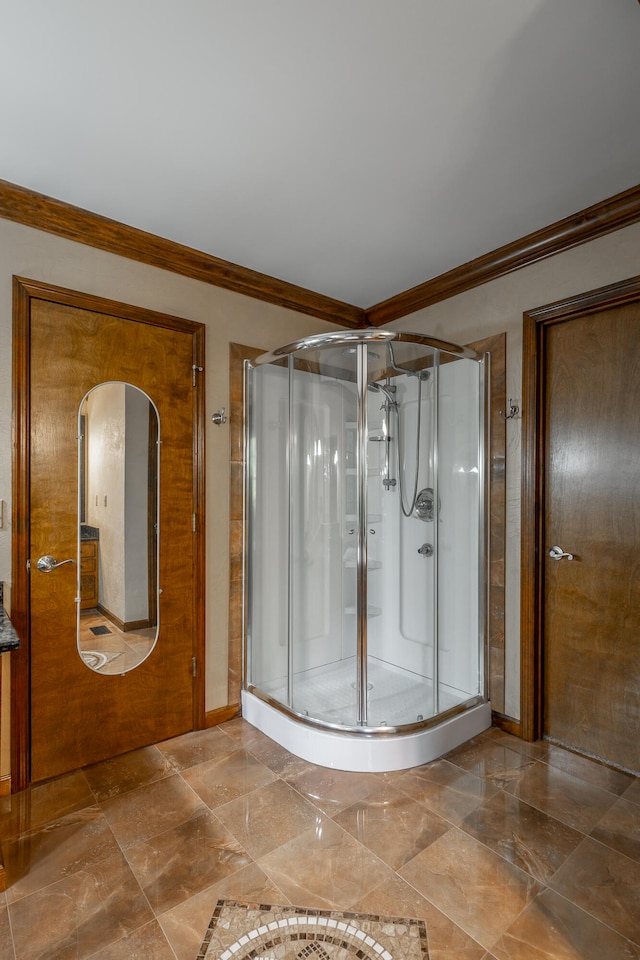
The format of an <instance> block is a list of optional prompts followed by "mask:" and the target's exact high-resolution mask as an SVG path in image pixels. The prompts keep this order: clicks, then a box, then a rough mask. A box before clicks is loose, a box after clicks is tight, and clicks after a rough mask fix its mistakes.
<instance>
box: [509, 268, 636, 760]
mask: <svg viewBox="0 0 640 960" xmlns="http://www.w3.org/2000/svg"><path fill="white" fill-rule="evenodd" d="M525 344H526V347H525V360H527V354H529V362H528V364H527V363H525V371H526V370H527V365H528V367H529V376H528V382H529V384H530V386H531V388H532V390H531V393H532V394H533V395H532V396H531V399H530V401H529V404H530V415H531V412H532V411H533V410H534V409H537V411H538V413H539V424H538V429H537V431H536V433H535V436H536V437H537V442H536V443H535V448H536V449H537V450H538V451H539V457H540V459H539V463H538V467H537V474H538V476H537V484H536V487H537V490H536V496H535V502H534V503H533V504H531V503H530V502H528V501H527V499H526V498H525V501H524V505H525V509H524V511H523V521H525V522H524V527H525V531H526V528H527V523H528V522H529V523H531V525H534V524H535V525H536V526H537V532H536V534H535V536H536V540H537V556H538V558H539V564H540V568H539V578H538V597H537V603H536V605H535V606H534V608H533V616H532V623H531V626H532V627H533V629H534V631H535V630H539V634H540V640H541V645H540V651H539V674H538V676H539V679H538V689H537V691H534V694H533V699H532V700H531V699H528V697H527V691H526V689H525V690H524V700H523V703H524V706H525V714H526V713H527V704H528V705H529V717H531V714H532V713H533V712H534V711H532V710H531V709H530V708H531V705H533V706H534V707H535V704H536V702H537V703H539V716H538V729H536V725H535V724H532V727H533V729H532V732H533V734H534V736H535V735H538V736H544V737H545V738H547V739H550V740H552V741H555V742H558V743H561V744H563V745H565V746H568V747H569V748H571V749H574V750H577V751H578V752H580V753H583V754H586V755H589V756H593V757H596V758H599V759H601V760H604V761H607V762H609V763H613V764H615V765H616V766H619V767H622V768H625V769H628V770H631V771H635V772H636V773H637V772H640V640H639V638H640V283H639V282H638V281H637V280H636V281H628V282H627V283H624V284H620V285H617V286H615V287H612V288H605V289H603V290H600V291H593V293H591V294H585V295H584V296H583V297H576V298H575V299H573V300H572V301H570V302H568V303H564V304H557V305H551V306H550V307H547V308H541V310H539V311H532V312H531V313H529V314H527V315H525ZM534 355H535V357H536V358H537V359H535V365H534V364H533V363H532V358H533V357H534ZM534 387H535V390H536V392H535V394H534V390H533V388H534ZM524 446H525V462H526V461H527V458H528V456H529V455H530V454H531V452H532V450H533V448H534V432H533V430H530V431H529V432H528V436H526V437H525V445H524ZM532 493H533V488H529V496H530V497H531V495H532ZM528 506H529V508H530V509H531V517H530V520H527V507H528ZM531 567H532V565H531V564H530V565H529V567H528V570H529V572H530V571H531ZM526 575H527V565H526V564H525V579H526ZM525 598H526V594H525ZM536 609H537V610H538V611H539V614H538V616H539V620H538V619H537V616H536ZM523 614H524V616H523V626H524V628H525V631H526V630H527V627H528V624H527V620H528V616H530V615H531V608H528V609H527V608H524V609H523ZM537 624H538V625H539V626H536V625H537ZM535 673H536V671H535V670H534V671H533V674H534V675H535Z"/></svg>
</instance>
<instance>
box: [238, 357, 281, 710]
mask: <svg viewBox="0 0 640 960" xmlns="http://www.w3.org/2000/svg"><path fill="white" fill-rule="evenodd" d="M245 397H246V407H247V423H248V429H247V433H246V437H245V443H246V461H247V473H246V484H245V489H246V530H247V532H248V536H246V540H245V551H246V563H247V569H248V571H249V574H250V576H249V578H248V588H247V592H246V595H245V613H246V644H247V651H246V657H245V681H246V682H247V683H250V684H254V685H255V686H256V687H259V688H260V689H262V690H264V691H265V692H267V693H270V694H273V696H274V698H275V699H277V700H278V701H279V702H280V703H283V704H284V705H285V706H287V705H288V703H287V698H288V687H289V624H288V608H289V573H288V571H289V476H288V462H289V370H288V366H287V362H286V361H284V363H283V362H282V361H279V362H277V363H272V364H265V365H264V366H260V367H256V368H249V367H248V366H247V369H246V370H245Z"/></svg>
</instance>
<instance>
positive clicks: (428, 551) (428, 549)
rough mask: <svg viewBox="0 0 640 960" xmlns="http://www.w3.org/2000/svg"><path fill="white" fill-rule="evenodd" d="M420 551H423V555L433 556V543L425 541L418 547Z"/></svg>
mask: <svg viewBox="0 0 640 960" xmlns="http://www.w3.org/2000/svg"><path fill="white" fill-rule="evenodd" d="M418 553H421V554H422V556H423V557H432V556H433V546H432V544H430V543H423V544H422V546H421V547H419V548H418Z"/></svg>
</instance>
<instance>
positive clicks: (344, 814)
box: [0, 719, 640, 960]
mask: <svg viewBox="0 0 640 960" xmlns="http://www.w3.org/2000/svg"><path fill="white" fill-rule="evenodd" d="M0 840H1V841H2V850H3V854H4V862H5V867H6V870H7V874H8V880H9V886H8V889H7V891H6V893H3V894H0V957H2V958H3V960H36V958H38V960H45V958H46V960H80V958H88V957H91V958H94V960H137V958H140V960H142V958H144V960H193V958H194V957H195V956H196V953H197V952H198V948H199V946H200V943H201V939H202V936H203V933H204V931H205V929H206V927H207V924H208V922H209V919H210V916H211V913H212V911H213V909H214V906H215V904H216V901H217V900H218V898H226V899H238V900H251V901H258V902H262V903H282V904H286V903H293V904H296V905H298V906H303V907H316V908H322V909H331V908H336V909H341V910H347V909H352V910H356V911H363V912H367V913H376V914H386V915H393V916H412V917H416V918H422V919H424V920H425V921H426V924H427V932H428V939H429V949H430V956H431V960H454V958H455V960H550V958H553V960H623V958H624V960H640V780H639V779H636V778H634V777H632V776H630V775H627V774H623V773H620V772H617V771H614V770H612V769H610V768H608V767H606V766H603V765H601V764H599V763H596V762H594V761H591V760H587V759H584V758H581V757H578V756H576V755H574V754H572V753H570V752H568V751H565V750H562V749H560V748H558V747H556V746H553V745H551V744H547V743H537V744H527V743H524V742H523V741H520V740H518V739H516V738H514V737H511V736H509V735H507V734H505V733H502V732H501V731H499V730H496V729H493V730H490V731H487V733H485V734H483V735H481V736H479V737H476V738H474V739H473V740H471V741H469V742H468V743H466V744H464V745H463V746H462V747H459V748H458V749H456V750H454V751H452V752H451V753H450V754H448V755H447V756H446V757H444V758H442V759H440V760H437V761H434V762H433V763H430V764H426V765H425V766H423V767H419V768H416V769H414V770H409V771H404V772H402V771H400V772H395V773H387V774H357V773H344V772H340V771H332V770H328V769H326V768H322V767H316V766H314V765H312V764H309V763H306V762H304V761H302V760H299V759H298V758H296V757H293V756H292V755H291V754H289V753H287V751H286V750H284V749H283V748H282V747H280V746H279V745H277V744H275V743H274V742H273V741H272V740H269V739H268V738H267V737H265V736H264V735H263V734H261V733H259V732H258V731H256V730H255V729H254V728H252V727H251V726H250V725H249V724H247V723H246V722H245V721H244V720H240V719H238V720H232V721H230V722H229V723H226V724H223V725H221V726H219V727H216V728H213V729H211V730H206V731H200V732H196V733H191V734H186V735H185V736H182V737H178V738H177V739H174V740H170V741H166V742H164V743H159V744H157V745H155V746H150V747H146V748H144V749H141V750H137V751H134V752H133V753H131V754H127V755H125V756H123V757H119V758H116V759H114V760H110V761H106V762H104V763H100V764H96V765H95V766H92V767H88V768H86V769H84V770H82V771H78V772H75V773H71V774H67V775H65V776H62V777H59V778H58V779H56V780H53V781H50V782H47V783H43V784H40V785H37V786H34V787H32V788H30V789H29V790H27V791H24V792H23V793H21V794H16V795H14V796H13V797H5V798H1V799H0Z"/></svg>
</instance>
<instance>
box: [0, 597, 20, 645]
mask: <svg viewBox="0 0 640 960" xmlns="http://www.w3.org/2000/svg"><path fill="white" fill-rule="evenodd" d="M19 648H20V638H19V636H18V634H17V633H16V631H15V630H14V627H13V624H12V623H11V620H10V619H9V615H8V613H7V611H6V610H5V609H4V607H3V606H2V605H1V604H0V653H8V652H9V651H10V650H18V649H19Z"/></svg>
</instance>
